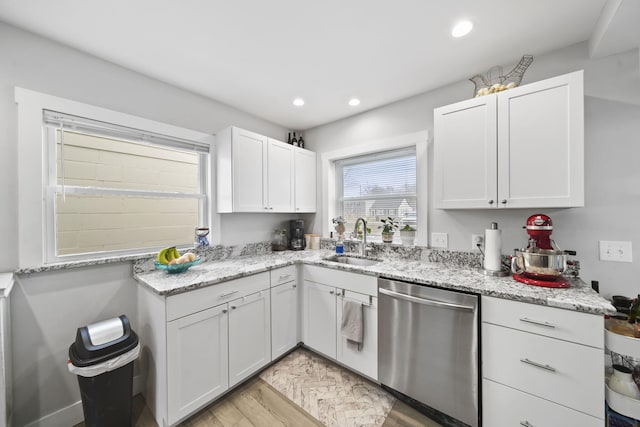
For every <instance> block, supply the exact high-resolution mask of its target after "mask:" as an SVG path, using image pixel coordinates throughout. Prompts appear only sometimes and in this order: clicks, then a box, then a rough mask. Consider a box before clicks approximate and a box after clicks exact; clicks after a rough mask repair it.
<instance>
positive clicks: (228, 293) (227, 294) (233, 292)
mask: <svg viewBox="0 0 640 427" xmlns="http://www.w3.org/2000/svg"><path fill="white" fill-rule="evenodd" d="M237 293H238V290H237V289H236V290H235V291H231V292H227V293H226V294H222V295H220V298H224V297H228V296H230V295H233V294H237Z"/></svg>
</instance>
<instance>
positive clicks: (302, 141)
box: [298, 134, 304, 148]
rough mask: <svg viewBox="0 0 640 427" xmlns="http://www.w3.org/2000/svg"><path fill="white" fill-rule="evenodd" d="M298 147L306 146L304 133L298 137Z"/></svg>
mask: <svg viewBox="0 0 640 427" xmlns="http://www.w3.org/2000/svg"><path fill="white" fill-rule="evenodd" d="M298 147H300V148H304V139H302V134H300V138H298Z"/></svg>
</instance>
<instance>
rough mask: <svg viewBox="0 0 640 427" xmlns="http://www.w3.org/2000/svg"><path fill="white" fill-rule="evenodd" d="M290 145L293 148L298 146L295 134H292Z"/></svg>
mask: <svg viewBox="0 0 640 427" xmlns="http://www.w3.org/2000/svg"><path fill="white" fill-rule="evenodd" d="M291 143H292V144H293V146H294V147H297V146H298V139H297V138H296V133H295V132H294V133H293V139H292V140H291Z"/></svg>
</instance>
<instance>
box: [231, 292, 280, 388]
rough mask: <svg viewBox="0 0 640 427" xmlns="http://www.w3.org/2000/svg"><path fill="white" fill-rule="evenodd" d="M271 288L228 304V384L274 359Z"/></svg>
mask: <svg viewBox="0 0 640 427" xmlns="http://www.w3.org/2000/svg"><path fill="white" fill-rule="evenodd" d="M269 301H270V298H269V290H268V289H266V290H264V291H260V292H256V293H255V294H251V295H247V296H246V297H243V298H238V299H236V300H233V301H231V302H230V303H229V386H230V387H231V386H234V385H236V384H238V383H239V382H240V381H242V380H244V379H245V378H247V377H248V376H249V375H251V374H252V373H254V372H256V371H257V370H259V369H260V368H262V367H263V366H265V365H266V364H267V363H269V362H271V305H270V303H269Z"/></svg>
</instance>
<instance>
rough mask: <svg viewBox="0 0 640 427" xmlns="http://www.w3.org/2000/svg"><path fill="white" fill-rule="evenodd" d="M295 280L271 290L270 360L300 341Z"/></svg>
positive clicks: (297, 296)
mask: <svg viewBox="0 0 640 427" xmlns="http://www.w3.org/2000/svg"><path fill="white" fill-rule="evenodd" d="M298 289H300V288H299V286H298V282H297V281H296V280H294V281H291V282H289V283H283V284H282V285H278V286H275V287H272V288H271V359H272V360H275V359H277V358H278V357H280V356H282V355H283V354H284V353H286V352H287V351H289V350H291V349H292V348H294V347H295V346H296V345H297V344H298V342H299V341H300V334H299V333H298V331H299V326H298V325H299V324H300V322H299V316H298V313H299V311H300V310H299V307H298V305H299V304H298V300H299V293H298Z"/></svg>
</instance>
